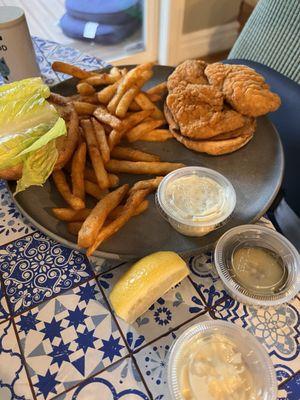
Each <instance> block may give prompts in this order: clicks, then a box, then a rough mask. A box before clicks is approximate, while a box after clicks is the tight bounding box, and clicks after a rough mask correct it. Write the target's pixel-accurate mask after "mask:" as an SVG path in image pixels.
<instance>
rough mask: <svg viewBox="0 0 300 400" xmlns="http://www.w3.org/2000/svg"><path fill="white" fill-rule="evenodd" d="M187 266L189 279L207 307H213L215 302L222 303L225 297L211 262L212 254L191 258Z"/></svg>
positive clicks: (225, 294)
mask: <svg viewBox="0 0 300 400" xmlns="http://www.w3.org/2000/svg"><path fill="white" fill-rule="evenodd" d="M188 264H189V267H190V270H191V274H190V278H191V280H192V282H193V284H194V286H195V288H196V290H197V291H198V292H199V293H201V295H202V296H203V298H204V299H205V302H206V304H207V305H208V306H209V307H211V308H212V307H214V305H215V303H216V302H219V301H222V300H223V299H224V298H225V297H226V296H227V293H226V291H225V289H224V286H223V283H222V281H221V279H220V278H219V275H218V272H217V269H216V267H215V265H214V262H213V252H211V251H209V252H205V253H202V254H200V255H197V256H193V257H191V258H190V259H189V261H188Z"/></svg>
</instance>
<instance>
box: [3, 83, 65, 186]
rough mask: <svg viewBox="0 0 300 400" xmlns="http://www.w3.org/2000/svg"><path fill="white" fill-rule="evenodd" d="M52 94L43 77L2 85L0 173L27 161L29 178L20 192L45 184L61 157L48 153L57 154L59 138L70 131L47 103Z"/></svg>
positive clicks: (23, 180) (27, 175) (22, 183)
mask: <svg viewBox="0 0 300 400" xmlns="http://www.w3.org/2000/svg"><path fill="white" fill-rule="evenodd" d="M49 95H50V90H49V88H48V86H47V85H45V84H44V83H43V81H42V80H41V78H29V79H24V80H22V81H18V82H13V83H11V84H8V85H3V86H0V170H1V169H5V168H10V167H13V166H15V165H17V164H19V163H20V162H23V176H24V174H25V177H24V179H23V177H22V179H21V182H20V184H18V191H20V190H24V188H25V187H28V186H30V184H36V183H35V182H38V183H37V184H40V183H43V182H45V180H46V179H47V177H48V175H47V174H48V171H49V167H51V168H52V169H53V165H54V164H53V160H54V156H55V154H56V157H57V151H56V149H55V151H54V154H53V156H52V155H49V154H48V152H49V151H50V150H51V151H53V149H54V147H55V139H56V138H58V137H59V136H62V135H65V134H66V132H67V130H66V124H65V121H64V120H63V119H62V118H60V117H59V115H58V113H57V111H56V109H55V107H54V106H53V105H51V104H50V103H48V102H47V100H46V98H47V97H48V96H49ZM51 142H53V143H52V144H51V145H50V143H51ZM48 145H49V146H48ZM42 148H43V149H44V150H43V151H42V152H40V151H39V150H40V149H42ZM47 149H49V150H47ZM35 152H37V156H36V157H35ZM42 160H43V162H42ZM47 163H48V164H47ZM42 164H43V165H42ZM41 165H42V168H41V170H40V172H39V169H38V168H39V167H41ZM52 169H51V171H52ZM51 171H50V173H51ZM30 182H31V183H30Z"/></svg>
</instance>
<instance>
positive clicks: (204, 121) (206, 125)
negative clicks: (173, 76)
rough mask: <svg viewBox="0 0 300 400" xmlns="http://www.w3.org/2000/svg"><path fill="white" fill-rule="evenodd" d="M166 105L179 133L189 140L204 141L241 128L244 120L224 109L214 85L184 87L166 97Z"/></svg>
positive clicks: (220, 94)
mask: <svg viewBox="0 0 300 400" xmlns="http://www.w3.org/2000/svg"><path fill="white" fill-rule="evenodd" d="M166 102H167V106H168V108H169V109H170V111H171V113H172V115H173V118H174V120H175V122H176V123H177V124H178V126H179V128H180V132H181V134H182V135H184V136H187V137H189V138H192V139H208V138H211V137H214V136H217V135H220V134H221V133H224V132H229V131H232V130H234V129H238V128H241V127H242V126H244V125H245V117H244V116H242V115H241V114H239V113H238V112H236V111H234V110H231V109H228V107H226V106H224V96H223V94H222V93H221V92H220V90H218V89H217V88H216V87H214V86H210V85H199V84H187V85H186V87H185V88H181V89H180V90H176V91H175V92H173V93H171V94H169V95H168V97H167V100H166Z"/></svg>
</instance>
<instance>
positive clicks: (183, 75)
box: [167, 60, 208, 93]
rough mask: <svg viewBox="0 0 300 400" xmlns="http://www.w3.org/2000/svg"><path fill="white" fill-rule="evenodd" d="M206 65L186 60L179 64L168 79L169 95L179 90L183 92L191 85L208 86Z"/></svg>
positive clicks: (198, 61) (199, 61)
mask: <svg viewBox="0 0 300 400" xmlns="http://www.w3.org/2000/svg"><path fill="white" fill-rule="evenodd" d="M206 65H207V64H206V63H205V62H204V61H201V60H186V61H184V62H183V63H182V64H179V65H178V66H177V67H176V68H175V70H174V72H173V73H172V74H171V75H170V76H169V78H168V83H167V87H168V90H169V93H171V92H173V91H174V90H177V89H179V90H181V88H184V87H185V86H186V85H187V84H189V83H199V84H204V85H205V84H207V83H208V81H207V79H206V76H205V75H204V70H205V68H206Z"/></svg>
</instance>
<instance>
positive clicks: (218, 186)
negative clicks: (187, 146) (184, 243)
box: [157, 166, 236, 226]
mask: <svg viewBox="0 0 300 400" xmlns="http://www.w3.org/2000/svg"><path fill="white" fill-rule="evenodd" d="M193 176H197V177H199V178H203V182H204V183H205V184H206V185H207V186H208V187H209V188H208V191H207V192H206V193H205V195H204V196H202V198H200V199H199V204H200V203H201V202H205V201H206V200H207V203H209V204H208V205H207V210H204V211H196V212H194V213H192V212H188V211H187V212H183V210H182V208H181V205H182V204H184V202H185V201H187V202H190V197H189V196H190V195H191V191H192V190H193V187H195V185H196V184H197V183H193V187H191V186H190V190H191V191H189V190H187V189H186V186H185V184H186V182H183V180H181V184H180V186H179V187H178V188H177V190H178V192H179V193H180V196H181V199H180V202H181V204H180V206H179V205H178V204H176V203H175V198H174V196H173V197H172V196H171V194H170V191H171V190H172V189H173V187H174V182H176V181H177V180H179V179H180V178H189V177H193ZM213 196H214V197H213ZM157 202H158V205H159V207H160V208H161V210H162V211H163V213H164V214H166V216H168V217H171V218H172V219H174V220H176V221H177V222H180V223H182V224H187V225H190V226H212V225H217V224H219V223H220V222H222V221H224V220H226V219H227V218H228V217H229V216H230V214H232V212H233V210H234V208H235V205H236V194H235V190H234V188H233V186H232V184H231V183H230V181H229V180H228V179H227V178H225V176H223V175H222V174H220V173H219V172H216V171H214V170H212V169H209V168H204V167H196V166H195V167H193V166H191V167H184V168H179V169H177V170H175V171H173V172H171V173H169V174H168V175H166V176H165V177H164V179H163V180H162V181H161V183H160V185H159V187H158V190H157Z"/></svg>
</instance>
